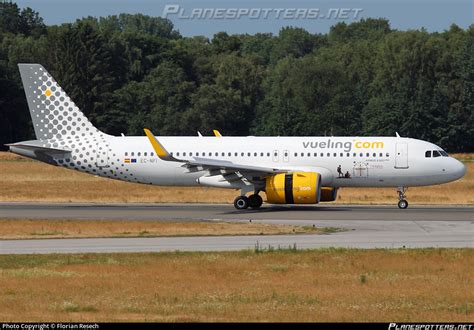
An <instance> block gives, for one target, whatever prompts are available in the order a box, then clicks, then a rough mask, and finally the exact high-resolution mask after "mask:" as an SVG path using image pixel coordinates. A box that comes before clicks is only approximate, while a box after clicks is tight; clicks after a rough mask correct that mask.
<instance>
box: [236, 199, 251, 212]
mask: <svg viewBox="0 0 474 330" xmlns="http://www.w3.org/2000/svg"><path fill="white" fill-rule="evenodd" d="M234 206H235V208H236V209H237V210H245V209H247V208H248V207H249V199H248V198H247V197H246V196H238V197H236V198H235V199H234Z"/></svg>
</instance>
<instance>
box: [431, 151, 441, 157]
mask: <svg viewBox="0 0 474 330" xmlns="http://www.w3.org/2000/svg"><path fill="white" fill-rule="evenodd" d="M433 157H441V154H440V153H439V151H438V150H433Z"/></svg>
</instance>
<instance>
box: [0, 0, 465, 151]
mask: <svg viewBox="0 0 474 330" xmlns="http://www.w3.org/2000/svg"><path fill="white" fill-rule="evenodd" d="M22 62H23V63H28V62H29V63H40V64H42V65H44V66H45V67H46V68H47V70H48V71H49V72H50V73H51V74H52V75H53V77H55V78H56V80H57V81H58V83H59V84H60V85H61V86H62V87H63V88H64V90H65V91H66V92H67V93H68V94H69V96H70V97H71V98H72V99H73V100H74V101H75V102H76V104H77V105H78V106H79V108H80V109H81V110H82V111H83V112H84V113H85V114H86V116H87V117H89V118H90V119H91V121H92V122H93V123H94V124H95V125H96V126H97V127H98V128H99V129H101V130H102V131H105V132H107V133H109V134H113V135H119V134H120V133H124V134H126V135H143V131H142V128H143V127H149V128H151V129H152V130H153V132H154V133H155V134H157V135H196V132H197V131H200V132H202V133H203V134H208V135H210V134H211V133H212V129H219V130H220V131H221V132H222V133H223V134H224V135H239V136H245V135H257V136H258V135H281V136H284V135H288V136H301V135H315V136H319V135H327V136H331V135H343V136H344V135H359V136H369V135H387V136H394V135H395V132H398V133H399V134H400V135H402V136H408V137H413V138H419V139H423V140H428V141H430V142H433V143H436V144H438V145H440V146H441V147H443V148H445V149H446V150H448V151H474V114H473V106H474V100H473V83H474V25H471V26H470V27H469V28H467V29H462V28H460V27H458V26H456V25H454V24H453V25H452V26H451V27H449V29H447V30H445V31H444V32H433V33H429V32H427V31H426V30H424V29H421V30H408V31H398V30H395V29H392V28H391V27H390V24H389V21H387V20H386V19H362V20H361V21H359V22H355V23H351V24H346V23H338V24H336V25H334V26H333V27H331V29H330V31H329V32H328V33H327V34H312V33H309V32H308V31H306V30H304V29H302V28H296V27H286V28H283V29H281V31H280V32H279V33H278V35H273V34H270V33H257V34H255V35H248V34H240V35H229V34H227V33H225V32H221V33H217V34H215V35H214V36H213V37H212V38H206V37H203V36H195V37H183V36H181V35H180V34H179V32H178V31H176V30H175V29H174V27H173V24H172V23H171V21H169V20H167V19H163V18H160V17H150V16H146V15H142V14H135V15H130V14H120V15H118V16H108V17H99V18H96V17H85V18H82V19H80V20H77V21H76V22H75V23H71V24H61V25H54V26H46V25H45V24H44V22H43V20H42V18H41V16H40V15H39V13H37V12H35V11H33V10H32V9H31V8H25V9H20V8H19V7H18V6H17V5H16V4H15V3H0V144H2V145H3V144H4V143H10V142H15V141H20V140H28V139H34V138H35V137H34V131H33V127H32V125H31V120H30V115H29V111H28V107H27V103H26V98H25V95H24V92H23V87H22V84H21V80H20V75H19V72H18V68H17V64H18V63H22Z"/></svg>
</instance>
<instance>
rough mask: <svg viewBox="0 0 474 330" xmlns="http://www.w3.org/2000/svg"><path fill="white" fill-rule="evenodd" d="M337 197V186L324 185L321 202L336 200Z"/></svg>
mask: <svg viewBox="0 0 474 330" xmlns="http://www.w3.org/2000/svg"><path fill="white" fill-rule="evenodd" d="M336 198H337V188H332V187H322V188H321V200H320V202H334V201H335V200H336Z"/></svg>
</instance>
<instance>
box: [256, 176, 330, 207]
mask: <svg viewBox="0 0 474 330" xmlns="http://www.w3.org/2000/svg"><path fill="white" fill-rule="evenodd" d="M265 193H266V194H267V202H268V203H271V204H316V203H319V201H320V200H321V175H320V174H319V173H316V172H294V173H281V174H276V175H273V176H270V177H267V178H266V180H265Z"/></svg>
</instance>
